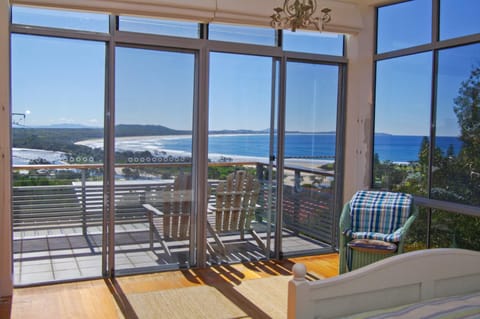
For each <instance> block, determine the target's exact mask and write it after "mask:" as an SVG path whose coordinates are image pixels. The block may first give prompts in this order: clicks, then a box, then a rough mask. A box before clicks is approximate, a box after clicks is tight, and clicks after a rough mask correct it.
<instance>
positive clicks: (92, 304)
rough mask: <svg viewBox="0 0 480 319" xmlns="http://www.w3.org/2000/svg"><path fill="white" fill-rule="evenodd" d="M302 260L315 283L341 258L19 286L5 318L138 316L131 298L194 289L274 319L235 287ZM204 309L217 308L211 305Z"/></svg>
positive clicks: (5, 303)
mask: <svg viewBox="0 0 480 319" xmlns="http://www.w3.org/2000/svg"><path fill="white" fill-rule="evenodd" d="M297 262H302V263H304V264H306V265H307V269H308V271H309V274H310V275H311V278H312V279H316V278H318V279H321V278H328V277H332V276H336V275H338V255H337V254H328V255H320V256H310V257H300V258H292V259H287V260H281V261H275V260H270V261H261V262H251V263H243V264H237V265H221V266H215V267H210V268H205V269H189V270H183V271H172V272H162V273H155V274H148V275H135V276H125V277H118V278H117V279H115V280H102V279H99V280H91V281H78V282H73V283H63V284H54V285H47V286H38V287H29V288H17V289H14V293H13V300H11V299H9V298H6V299H4V300H1V302H0V318H13V319H19V318H48V319H50V318H127V319H130V318H139V316H138V315H137V312H138V309H137V310H136V309H135V307H133V306H132V305H131V303H130V302H129V300H128V297H127V295H129V294H132V293H145V292H156V291H164V290H168V289H174V288H186V287H193V286H210V287H214V288H216V291H219V292H220V293H221V294H222V296H223V297H225V298H227V299H228V300H229V301H230V302H231V303H232V304H234V305H235V306H236V307H238V308H240V309H241V310H242V311H243V312H244V313H245V314H247V316H245V317H242V318H269V316H266V314H265V313H264V312H263V311H262V310H260V309H259V308H258V307H257V306H256V305H255V304H254V303H252V302H251V301H249V300H248V299H244V298H238V296H237V295H235V293H234V289H232V287H236V286H239V285H241V283H243V282H246V281H248V280H251V279H258V278H268V277H273V276H286V277H289V276H291V269H292V266H293V265H294V264H295V263H297ZM262 293H263V294H264V296H265V298H267V299H268V298H271V296H270V295H271V294H269V292H268V291H264V292H262ZM172 302H175V301H172ZM272 302H275V301H274V300H272ZM205 307H214V305H208V304H206V305H205ZM178 312H179V314H181V313H182V309H180V308H179V309H178ZM220 312H221V309H220ZM217 314H218V311H217ZM220 314H221V313H220Z"/></svg>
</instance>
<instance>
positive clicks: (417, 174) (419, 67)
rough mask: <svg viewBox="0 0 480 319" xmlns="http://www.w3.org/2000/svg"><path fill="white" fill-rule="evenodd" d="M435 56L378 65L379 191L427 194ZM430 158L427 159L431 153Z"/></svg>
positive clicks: (376, 180) (376, 164)
mask: <svg viewBox="0 0 480 319" xmlns="http://www.w3.org/2000/svg"><path fill="white" fill-rule="evenodd" d="M431 58H432V54H431V53H430V52H427V53H421V54H416V55H411V56H405V57H400V58H395V59H390V60H382V61H379V62H377V76H376V80H377V82H376V87H377V89H376V101H375V131H374V132H375V137H374V158H375V160H374V167H373V168H374V186H375V187H377V188H386V189H392V190H400V186H401V185H404V184H405V182H406V181H407V180H410V183H409V185H410V184H412V185H415V187H413V188H412V189H408V192H411V193H417V194H418V193H421V194H425V193H426V189H425V186H426V176H427V173H426V169H427V168H426V166H427V165H428V144H429V139H428V136H429V135H430V125H429V123H430V109H431V107H430V101H431V93H430V92H431V76H432V70H431ZM425 152H426V153H425Z"/></svg>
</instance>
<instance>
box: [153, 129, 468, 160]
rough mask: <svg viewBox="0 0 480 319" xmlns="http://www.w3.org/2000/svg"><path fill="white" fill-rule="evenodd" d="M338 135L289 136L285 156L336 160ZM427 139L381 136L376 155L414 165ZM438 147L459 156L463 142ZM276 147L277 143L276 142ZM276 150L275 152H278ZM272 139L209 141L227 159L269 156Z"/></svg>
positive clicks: (181, 145) (187, 144)
mask: <svg viewBox="0 0 480 319" xmlns="http://www.w3.org/2000/svg"><path fill="white" fill-rule="evenodd" d="M335 140H336V139H335V135H334V134H287V135H286V137H285V157H287V158H306V157H307V158H318V159H331V160H334V159H335ZM422 140H423V136H400V135H386V134H379V135H376V137H375V146H374V150H375V153H378V155H379V158H380V160H381V161H386V160H389V161H392V162H410V161H417V160H418V153H419V151H420V148H421V143H422ZM275 142H276V141H275ZM436 143H437V147H439V148H440V149H441V150H442V151H443V152H446V150H447V149H448V148H449V146H450V145H453V147H454V151H455V154H458V152H459V150H460V148H461V145H462V142H461V141H460V140H459V139H458V138H457V137H451V136H440V137H437V140H436ZM162 146H163V147H164V148H165V149H171V150H176V151H184V152H189V151H190V150H191V139H189V138H179V139H168V140H163V141H162ZM274 147H275V148H276V143H274ZM275 148H274V149H275ZM268 150H269V136H268V135H267V134H250V135H216V136H210V138H209V153H214V154H223V155H225V156H235V155H240V156H248V157H268V154H269V151H268Z"/></svg>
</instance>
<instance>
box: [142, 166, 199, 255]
mask: <svg viewBox="0 0 480 319" xmlns="http://www.w3.org/2000/svg"><path fill="white" fill-rule="evenodd" d="M157 197H158V200H157V203H156V204H155V205H156V206H157V205H158V208H157V207H154V206H153V205H152V204H150V203H147V204H143V207H144V208H145V210H146V212H147V216H148V219H149V223H150V248H153V234H154V233H155V234H157V236H158V237H159V239H160V244H161V245H162V247H163V249H164V250H165V252H166V253H167V254H168V255H169V256H171V252H170V249H169V248H168V245H167V244H166V242H165V241H180V240H188V239H190V238H189V237H190V215H191V209H192V200H193V198H192V176H191V175H179V176H177V178H176V179H175V181H174V183H173V184H172V185H171V187H169V188H166V189H165V190H163V191H160V192H159V194H158V196H157ZM158 217H160V219H161V220H160V222H157V218H158ZM157 228H160V229H161V231H157Z"/></svg>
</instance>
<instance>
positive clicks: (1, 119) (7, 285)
mask: <svg viewBox="0 0 480 319" xmlns="http://www.w3.org/2000/svg"><path fill="white" fill-rule="evenodd" d="M9 21H10V13H9V3H8V0H0V70H2V71H1V72H0V128H1V130H0V296H11V295H12V289H13V288H12V287H13V281H12V232H11V229H10V225H11V217H10V216H11V207H10V186H11V185H10V161H11V156H10V130H9V128H10V71H9V70H10V57H9V56H10V34H9Z"/></svg>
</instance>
